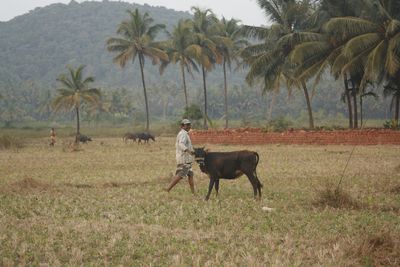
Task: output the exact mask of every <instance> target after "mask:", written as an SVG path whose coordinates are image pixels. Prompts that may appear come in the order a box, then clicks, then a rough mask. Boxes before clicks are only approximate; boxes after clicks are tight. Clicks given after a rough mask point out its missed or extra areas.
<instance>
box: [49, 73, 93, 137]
mask: <svg viewBox="0 0 400 267" xmlns="http://www.w3.org/2000/svg"><path fill="white" fill-rule="evenodd" d="M67 68H68V71H69V73H68V74H60V76H59V77H58V78H57V81H58V82H59V83H61V88H59V89H58V90H57V91H58V95H57V96H56V97H55V99H54V100H53V107H54V110H55V111H59V110H61V109H64V110H74V111H75V114H76V138H75V142H76V143H78V142H79V139H78V138H79V135H80V122H79V110H80V107H81V106H82V104H84V103H86V104H89V105H94V104H97V103H98V102H99V99H100V96H101V93H100V90H98V89H96V88H90V84H91V83H92V82H94V78H93V77H91V76H89V77H86V78H84V77H83V76H82V72H83V69H84V68H85V66H84V65H81V66H80V67H78V68H77V69H73V68H72V67H67Z"/></svg>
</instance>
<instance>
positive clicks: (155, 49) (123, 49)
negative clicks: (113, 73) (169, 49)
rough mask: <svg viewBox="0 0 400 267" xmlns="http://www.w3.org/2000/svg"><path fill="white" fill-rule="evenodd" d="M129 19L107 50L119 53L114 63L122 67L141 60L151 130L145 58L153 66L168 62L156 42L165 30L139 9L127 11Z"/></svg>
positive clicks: (108, 44)
mask: <svg viewBox="0 0 400 267" xmlns="http://www.w3.org/2000/svg"><path fill="white" fill-rule="evenodd" d="M127 12H128V14H129V19H127V20H124V21H122V22H121V24H120V25H119V26H118V29H117V34H119V35H122V37H121V38H119V37H111V38H109V39H108V40H107V49H108V51H110V52H115V53H117V56H116V57H114V62H115V63H118V64H119V65H120V66H121V67H125V65H126V63H127V62H128V61H129V60H132V62H133V63H134V61H135V59H136V57H138V58H139V66H140V73H141V78H142V84H143V94H144V101H145V106H146V130H147V131H148V130H149V104H148V99H147V90H146V83H145V78H144V72H143V68H144V64H145V57H148V58H150V59H151V60H152V62H153V64H157V63H159V61H160V60H163V61H168V55H167V54H166V53H165V52H164V51H163V50H162V49H160V44H159V43H158V42H154V39H155V37H156V35H157V33H158V32H159V31H160V30H162V29H164V28H165V25H163V24H154V25H153V21H154V20H153V19H152V18H151V17H150V16H149V14H148V13H144V14H143V15H142V14H140V13H139V10H138V9H135V10H133V11H131V10H127Z"/></svg>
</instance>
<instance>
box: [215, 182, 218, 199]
mask: <svg viewBox="0 0 400 267" xmlns="http://www.w3.org/2000/svg"><path fill="white" fill-rule="evenodd" d="M215 192H216V195H217V196H218V192H219V179H216V180H215Z"/></svg>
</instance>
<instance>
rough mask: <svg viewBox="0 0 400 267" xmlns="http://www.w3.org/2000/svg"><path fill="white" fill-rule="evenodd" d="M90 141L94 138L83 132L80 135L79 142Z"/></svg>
mask: <svg viewBox="0 0 400 267" xmlns="http://www.w3.org/2000/svg"><path fill="white" fill-rule="evenodd" d="M88 141H92V138H90V137H89V136H86V135H83V134H81V135H79V142H82V143H84V144H86V143H87V142H88Z"/></svg>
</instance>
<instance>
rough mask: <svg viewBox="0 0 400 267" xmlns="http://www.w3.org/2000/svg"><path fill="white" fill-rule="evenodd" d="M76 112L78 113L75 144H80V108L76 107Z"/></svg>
mask: <svg viewBox="0 0 400 267" xmlns="http://www.w3.org/2000/svg"><path fill="white" fill-rule="evenodd" d="M75 112H76V136H75V143H77V144H78V143H79V135H80V134H81V131H80V123H79V107H78V106H76V107H75Z"/></svg>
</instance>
